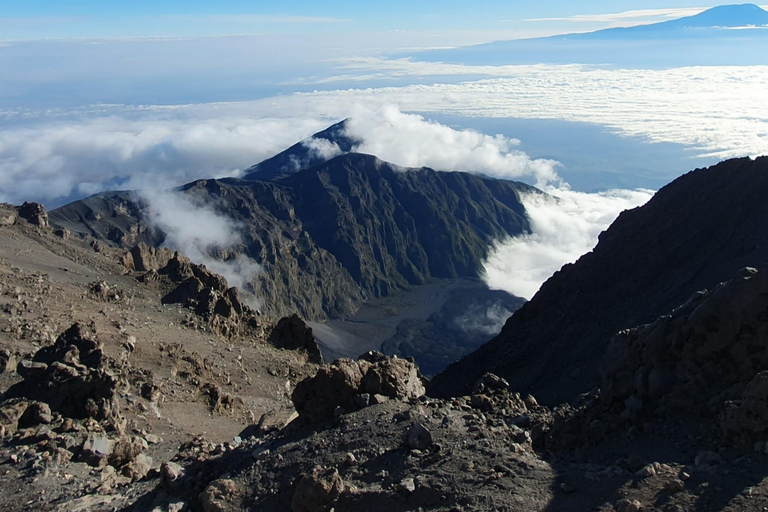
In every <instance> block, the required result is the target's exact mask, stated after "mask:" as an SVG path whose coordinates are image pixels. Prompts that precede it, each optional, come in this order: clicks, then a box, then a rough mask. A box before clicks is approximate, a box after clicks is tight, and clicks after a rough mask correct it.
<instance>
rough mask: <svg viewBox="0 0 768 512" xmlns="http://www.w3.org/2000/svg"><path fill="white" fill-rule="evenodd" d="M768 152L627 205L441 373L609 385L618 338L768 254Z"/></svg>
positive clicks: (532, 383)
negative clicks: (609, 360) (612, 343)
mask: <svg viewBox="0 0 768 512" xmlns="http://www.w3.org/2000/svg"><path fill="white" fill-rule="evenodd" d="M767 195H768V157H761V158H758V159H756V160H751V159H749V158H741V159H734V160H728V161H725V162H722V163H720V164H718V165H716V166H713V167H710V168H707V169H698V170H695V171H692V172H690V173H688V174H686V175H684V176H682V177H680V178H678V179H676V180H675V181H673V182H672V183H670V184H669V185H667V186H665V187H664V188H662V189H661V190H660V191H659V192H658V193H657V194H656V195H655V196H654V197H653V199H651V201H649V202H648V203H647V204H646V205H645V206H642V207H640V208H635V209H634V210H629V211H625V212H623V213H622V214H621V215H620V216H619V218H618V219H617V220H616V221H615V222H614V223H613V224H612V225H611V227H610V228H609V229H608V230H607V231H605V232H604V233H603V234H602V235H601V236H600V241H599V243H598V245H597V247H595V249H594V250H593V251H592V252H590V253H588V254H586V255H584V256H582V257H581V258H580V259H579V260H578V261H577V262H576V263H574V264H569V265H565V266H564V267H563V268H562V269H561V270H560V271H559V272H557V273H555V275H554V276H552V277H551V278H550V279H549V280H548V281H547V282H546V283H544V285H543V286H542V287H541V289H540V290H539V292H538V293H537V294H536V295H535V296H534V297H533V299H532V300H531V301H529V302H528V303H527V304H526V305H525V306H523V307H522V308H521V309H520V310H518V311H517V312H516V313H515V314H514V315H513V316H512V317H511V318H510V319H509V320H508V321H507V323H506V325H505V326H504V328H503V330H502V332H501V334H500V335H499V336H498V337H497V338H495V339H494V340H492V341H490V342H489V343H487V344H486V345H484V346H483V347H481V348H480V349H479V350H478V351H476V352H474V353H472V354H470V355H469V356H466V357H465V358H464V359H462V360H461V361H459V362H457V363H455V364H454V365H452V366H451V367H449V368H448V370H446V371H445V372H444V373H443V374H441V375H438V376H437V377H436V378H435V379H434V381H433V392H434V393H439V394H454V393H456V394H462V393H466V392H467V391H468V390H469V389H471V385H472V383H474V381H475V380H476V379H477V378H478V377H479V376H480V375H482V374H483V373H484V372H487V371H491V372H493V373H495V374H497V375H499V376H501V377H503V378H506V379H507V380H509V382H510V385H511V387H512V389H515V390H518V391H521V392H530V393H532V394H534V395H535V396H536V397H537V398H539V399H541V400H542V401H543V402H544V403H550V404H551V403H554V402H556V401H564V400H570V399H571V398H573V396H575V395H576V394H578V393H580V392H585V391H589V390H590V389H592V387H594V386H597V385H599V376H598V367H599V364H600V361H601V359H602V357H603V354H604V353H605V350H606V347H607V345H608V342H609V340H610V339H611V338H612V336H613V335H614V334H615V333H616V332H618V331H619V330H621V329H627V328H631V327H633V326H636V325H641V324H644V323H647V322H651V321H653V320H654V319H655V318H657V317H658V316H660V315H662V314H664V313H665V312H667V311H670V310H672V309H673V308H675V307H677V306H679V305H680V304H683V303H684V302H685V301H686V300H687V299H688V297H690V296H691V294H692V293H694V292H695V291H697V290H702V289H707V288H712V287H714V286H715V285H716V284H717V283H719V282H722V281H725V280H727V279H730V278H731V277H732V276H733V275H734V274H735V273H736V272H737V271H738V270H739V269H740V268H743V267H748V266H752V267H761V266H762V265H763V264H765V262H767V261H768V231H767V230H766V229H765V226H766V225H768V203H766V201H765V197H766V196H767Z"/></svg>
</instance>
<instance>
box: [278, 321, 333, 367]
mask: <svg viewBox="0 0 768 512" xmlns="http://www.w3.org/2000/svg"><path fill="white" fill-rule="evenodd" d="M269 342H270V343H272V344H273V345H274V346H275V347H277V348H281V349H285V350H299V351H302V352H305V353H306V354H307V357H308V358H309V361H310V362H312V363H316V364H323V356H322V354H321V353H320V346H319V345H318V344H317V340H316V339H315V336H314V334H312V328H311V327H309V326H308V325H307V324H306V323H304V320H302V319H301V318H299V315H295V314H294V315H291V316H287V317H285V318H281V319H280V320H279V321H278V322H277V325H276V326H275V328H274V329H273V330H272V334H271V335H270V336H269Z"/></svg>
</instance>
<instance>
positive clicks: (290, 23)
mask: <svg viewBox="0 0 768 512" xmlns="http://www.w3.org/2000/svg"><path fill="white" fill-rule="evenodd" d="M711 5H714V4H709V5H708V4H702V2H700V1H697V0H689V1H686V0H678V1H676V2H675V3H674V4H670V3H668V2H664V1H645V2H639V1H631V0H625V1H614V2H604V1H585V2H569V1H562V0H558V1H548V2H540V1H530V0H526V1H516V2H509V1H499V0H476V1H473V2H468V1H458V0H420V1H417V2H414V1H404V0H391V1H388V2H360V1H350V0H339V1H334V2H316V1H306V0H296V1H291V2H263V1H261V2H253V1H251V2H247V1H234V0H229V1H219V2H210V1H194V0H193V1H190V0H185V1H181V0H167V1H150V0H135V1H131V2H125V1H114V0H98V1H97V0H91V1H62V0H3V2H2V3H0V40H20V39H21V40H29V39H46V38H101V37H157V36H166V37H194V36H215V35H234V34H264V33H302V34H311V33H321V34H328V33H339V32H341V33H359V32H391V31H412V32H442V33H445V32H452V33H454V35H455V37H456V40H457V44H461V43H462V42H465V41H467V40H468V39H467V37H469V38H470V39H471V38H472V37H474V38H475V39H476V38H477V35H475V36H470V35H467V33H476V32H477V31H483V32H485V33H486V34H487V37H486V38H488V36H491V38H492V36H498V37H509V38H516V37H530V36H535V35H547V34H551V33H557V32H567V31H572V30H579V31H583V30H592V29H595V28H602V27H604V26H610V25H611V24H614V23H617V22H620V24H634V23H639V22H653V21H656V20H660V19H665V16H669V15H670V14H669V13H668V11H674V10H675V9H690V8H705V7H707V6H711ZM634 10H643V11H653V10H661V11H660V12H657V13H655V15H653V14H654V13H653V12H646V13H645V14H642V13H641V14H640V16H634V17H633V16H631V15H630V16H627V15H622V16H619V17H618V18H615V19H611V18H610V17H608V18H605V17H602V18H601V17H599V16H598V17H597V18H593V17H592V16H593V15H606V14H619V13H626V12H627V11H634ZM681 12H683V11H681ZM571 17H576V18H572V19H568V18H571ZM462 34H463V35H462Z"/></svg>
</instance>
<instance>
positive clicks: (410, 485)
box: [397, 478, 416, 493]
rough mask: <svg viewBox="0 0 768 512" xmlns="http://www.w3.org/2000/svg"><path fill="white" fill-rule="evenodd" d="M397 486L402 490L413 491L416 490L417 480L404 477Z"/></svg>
mask: <svg viewBox="0 0 768 512" xmlns="http://www.w3.org/2000/svg"><path fill="white" fill-rule="evenodd" d="M397 488H398V490H400V491H403V492H407V493H412V492H414V491H415V490H416V482H414V481H413V478H403V479H402V480H400V483H399V484H398V485H397Z"/></svg>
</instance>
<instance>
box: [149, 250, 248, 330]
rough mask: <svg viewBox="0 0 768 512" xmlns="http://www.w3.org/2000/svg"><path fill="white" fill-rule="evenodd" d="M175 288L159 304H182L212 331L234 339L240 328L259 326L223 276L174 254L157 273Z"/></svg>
mask: <svg viewBox="0 0 768 512" xmlns="http://www.w3.org/2000/svg"><path fill="white" fill-rule="evenodd" d="M158 274H160V275H165V276H168V278H169V279H170V280H171V282H173V283H177V284H176V286H175V287H174V288H173V289H172V290H171V291H170V292H168V293H167V294H166V295H165V296H164V297H163V298H162V299H161V301H162V303H163V304H183V305H184V307H187V308H189V309H192V310H193V311H194V312H195V314H196V315H198V316H199V317H201V318H202V319H203V320H204V321H205V322H207V325H208V327H210V328H211V329H212V330H213V331H214V332H217V333H219V334H221V335H223V336H235V335H240V334H242V333H243V331H244V329H247V328H251V329H256V328H258V327H259V325H260V322H259V318H258V317H259V314H258V313H257V312H256V311H255V310H254V309H253V308H251V307H250V306H248V305H247V304H245V303H244V302H243V301H242V300H241V299H240V292H239V291H238V289H237V288H235V287H230V286H229V284H228V283H227V280H226V278H225V277H223V276H221V275H219V274H216V273H215V272H211V271H210V270H208V269H207V268H205V265H197V264H195V263H192V262H191V261H190V260H189V258H187V257H185V256H182V255H181V254H179V253H178V252H177V253H175V254H174V255H173V257H172V258H171V259H170V260H168V263H167V264H166V265H165V266H164V267H163V268H161V269H160V270H159V271H158Z"/></svg>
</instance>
